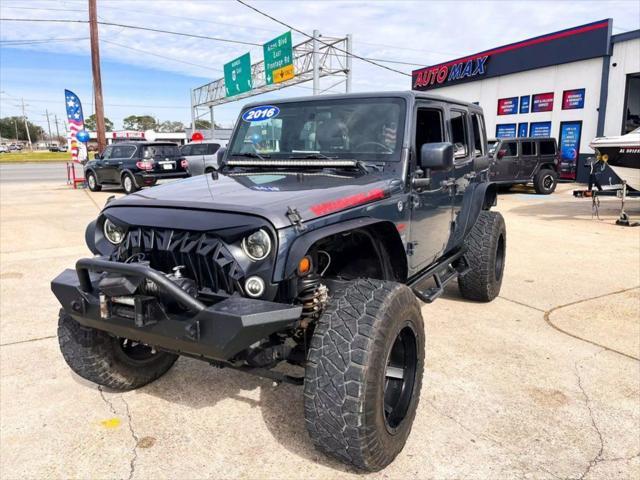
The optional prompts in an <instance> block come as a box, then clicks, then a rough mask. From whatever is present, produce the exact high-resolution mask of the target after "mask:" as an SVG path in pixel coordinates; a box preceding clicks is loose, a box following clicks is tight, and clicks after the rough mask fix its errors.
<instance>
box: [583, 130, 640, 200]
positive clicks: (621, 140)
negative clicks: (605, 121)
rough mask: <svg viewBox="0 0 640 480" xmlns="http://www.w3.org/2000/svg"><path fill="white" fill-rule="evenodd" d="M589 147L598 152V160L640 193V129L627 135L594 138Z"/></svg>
mask: <svg viewBox="0 0 640 480" xmlns="http://www.w3.org/2000/svg"><path fill="white" fill-rule="evenodd" d="M589 146H590V147H591V148H593V149H594V150H595V151H596V154H597V159H598V160H599V161H601V162H603V163H606V164H608V165H609V166H610V167H611V169H612V170H613V171H614V172H615V173H616V175H618V177H620V180H623V181H624V182H626V184H627V186H628V187H630V188H633V189H634V190H637V191H640V128H636V129H635V130H633V131H631V132H629V133H627V134H626V135H619V136H615V137H597V138H594V139H593V140H592V141H591V143H589Z"/></svg>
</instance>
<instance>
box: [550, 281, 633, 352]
mask: <svg viewBox="0 0 640 480" xmlns="http://www.w3.org/2000/svg"><path fill="white" fill-rule="evenodd" d="M638 288H640V286H635V287H631V288H623V289H622V290H616V291H615V292H609V293H605V294H603V295H597V296H595V297H590V298H585V299H582V300H577V301H575V302H571V303H566V304H564V305H558V306H556V307H553V308H552V309H550V310H547V311H546V312H544V321H545V322H546V323H547V325H549V326H550V327H551V328H553V329H554V330H557V331H558V332H560V333H562V334H564V335H568V336H570V337H573V338H575V339H578V340H581V341H583V342H587V343H590V344H591V345H595V346H596V347H600V348H603V349H605V350H607V351H609V352H612V353H617V354H618V355H622V356H623V357H626V358H629V359H631V360H636V361H640V358H638V357H634V356H633V355H629V354H627V353H624V352H621V351H619V350H616V349H614V348H609V347H607V346H605V345H602V344H600V343H598V342H594V341H593V340H589V339H587V338H583V337H580V336H578V335H574V334H573V333H571V332H567V331H566V330H563V329H562V328H560V327H558V326H557V325H555V324H554V323H553V322H552V321H551V314H552V313H554V312H556V311H557V310H560V309H562V308H566V307H571V306H573V305H577V304H579V303H584V302H588V301H591V300H598V299H600V298H605V297H609V296H611V295H618V294H620V293H625V292H629V291H631V290H636V289H638Z"/></svg>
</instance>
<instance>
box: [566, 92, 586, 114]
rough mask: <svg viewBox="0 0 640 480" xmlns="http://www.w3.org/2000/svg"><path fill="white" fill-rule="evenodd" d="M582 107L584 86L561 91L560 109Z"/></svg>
mask: <svg viewBox="0 0 640 480" xmlns="http://www.w3.org/2000/svg"><path fill="white" fill-rule="evenodd" d="M579 108H584V88H578V89H575V90H565V91H564V92H562V110H575V109H579Z"/></svg>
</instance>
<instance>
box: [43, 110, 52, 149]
mask: <svg viewBox="0 0 640 480" xmlns="http://www.w3.org/2000/svg"><path fill="white" fill-rule="evenodd" d="M44 112H45V113H44V114H45V115H46V117H47V127H49V145H48V146H51V122H50V121H49V110H46V109H45V111H44Z"/></svg>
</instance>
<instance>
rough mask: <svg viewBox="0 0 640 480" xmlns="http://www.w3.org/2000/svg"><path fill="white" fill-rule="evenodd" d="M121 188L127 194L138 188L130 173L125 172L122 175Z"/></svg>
mask: <svg viewBox="0 0 640 480" xmlns="http://www.w3.org/2000/svg"><path fill="white" fill-rule="evenodd" d="M122 189H123V190H124V193H126V194H127V195H129V194H131V193H135V192H137V191H138V190H140V189H139V188H138V186H137V185H136V181H135V180H134V178H133V175H131V174H130V173H125V174H123V175H122Z"/></svg>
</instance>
